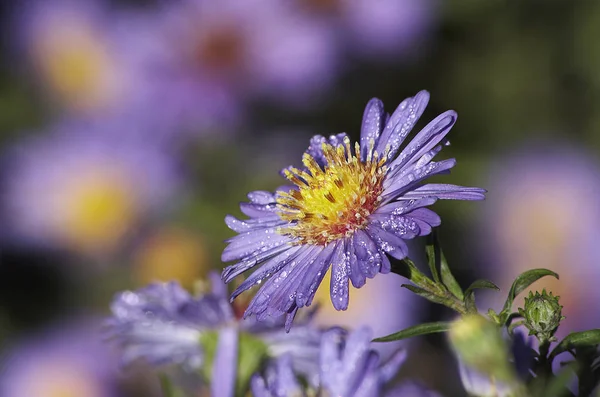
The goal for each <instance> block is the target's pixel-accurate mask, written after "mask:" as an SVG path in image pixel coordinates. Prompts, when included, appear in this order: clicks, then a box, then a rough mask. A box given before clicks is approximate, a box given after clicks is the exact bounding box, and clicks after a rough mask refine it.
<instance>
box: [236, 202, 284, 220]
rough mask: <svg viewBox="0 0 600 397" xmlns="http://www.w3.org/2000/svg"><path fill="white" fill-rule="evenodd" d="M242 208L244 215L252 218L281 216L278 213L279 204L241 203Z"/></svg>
mask: <svg viewBox="0 0 600 397" xmlns="http://www.w3.org/2000/svg"><path fill="white" fill-rule="evenodd" d="M240 210H241V211H242V213H243V214H244V215H247V216H249V217H250V218H267V219H271V218H273V219H275V218H279V215H277V212H276V211H277V204H276V203H269V204H254V203H240Z"/></svg>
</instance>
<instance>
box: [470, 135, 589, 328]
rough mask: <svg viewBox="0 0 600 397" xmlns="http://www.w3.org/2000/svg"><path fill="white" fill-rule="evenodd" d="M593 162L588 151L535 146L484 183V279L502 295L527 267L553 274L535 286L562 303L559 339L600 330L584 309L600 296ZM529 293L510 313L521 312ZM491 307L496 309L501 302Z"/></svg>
mask: <svg viewBox="0 0 600 397" xmlns="http://www.w3.org/2000/svg"><path fill="white" fill-rule="evenodd" d="M599 173H600V166H599V164H598V161H597V160H596V159H594V158H592V157H590V156H589V155H588V154H587V153H586V152H585V151H583V150H581V149H578V148H574V147H570V146H569V145H565V144H560V145H559V144H546V145H543V144H536V147H535V148H533V147H530V146H526V147H521V148H519V149H518V150H517V151H516V152H515V153H514V154H512V155H504V156H502V160H501V162H500V161H498V162H497V164H495V166H494V167H493V168H492V172H491V173H490V177H489V182H488V184H489V186H490V192H492V193H491V194H490V195H489V200H488V201H487V202H486V203H485V204H484V205H483V206H482V209H483V210H484V211H485V213H484V216H483V217H482V221H483V222H482V226H481V227H482V231H483V234H485V235H486V236H487V237H488V238H487V239H486V241H489V242H490V243H489V245H488V246H486V247H484V250H483V251H484V252H482V254H484V255H485V258H486V263H489V267H488V268H486V269H485V271H486V272H487V273H488V275H489V276H490V277H491V279H492V280H494V282H497V284H498V286H499V287H500V288H501V289H502V290H508V289H509V288H510V285H511V283H512V281H513V280H514V278H515V277H516V276H517V275H518V274H520V273H522V272H524V271H525V270H529V269H531V268H536V267H544V268H548V269H550V270H553V271H555V272H557V273H558V274H559V275H560V280H555V279H554V278H552V277H547V278H544V279H542V280H540V281H538V282H536V283H535V284H534V285H533V286H532V288H533V290H538V291H541V290H542V288H546V289H547V290H549V291H552V292H553V293H554V295H559V296H560V297H561V299H560V303H561V305H563V306H564V308H563V314H564V315H565V316H566V319H565V320H564V321H562V322H561V326H560V327H559V328H558V334H557V335H558V336H559V337H560V336H564V335H566V334H567V333H569V332H571V331H583V330H585V329H589V328H590V327H598V325H600V322H599V321H598V320H597V318H598V317H597V316H590V315H589V312H588V311H587V309H588V305H587V304H586V302H590V301H594V300H597V299H598V297H599V296H600V295H599V294H598V288H597V285H596V283H595V281H594V280H597V279H598V277H599V276H600V267H599V266H598V263H597V260H596V258H598V255H599V253H600V252H599V246H598V243H597V241H598V239H599V238H600V228H599V227H598V225H599V224H600V203H599V202H598V200H597V197H599V196H600V182H599V181H598V175H599ZM525 296H527V290H526V291H524V292H523V293H521V295H520V296H519V297H518V298H517V301H516V302H515V307H522V305H523V298H524V297H525ZM494 298H496V300H495V301H491V300H490V301H488V302H487V303H488V306H486V307H485V309H487V308H488V307H490V306H492V307H498V306H499V305H501V304H502V303H503V301H501V300H500V299H501V298H502V297H501V296H496V295H494Z"/></svg>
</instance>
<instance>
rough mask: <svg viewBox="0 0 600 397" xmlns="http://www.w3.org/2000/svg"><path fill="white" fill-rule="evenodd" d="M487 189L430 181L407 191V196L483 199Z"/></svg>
mask: <svg viewBox="0 0 600 397" xmlns="http://www.w3.org/2000/svg"><path fill="white" fill-rule="evenodd" d="M485 193H486V190H485V189H480V188H477V187H465V186H458V185H451V184H442V183H429V184H427V185H423V186H420V187H418V188H416V189H415V190H413V191H410V192H407V193H406V194H405V195H404V197H406V198H424V197H435V198H438V199H446V200H483V199H485Z"/></svg>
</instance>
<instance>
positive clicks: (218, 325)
mask: <svg viewBox="0 0 600 397" xmlns="http://www.w3.org/2000/svg"><path fill="white" fill-rule="evenodd" d="M211 279H212V286H213V290H212V292H209V293H206V294H203V295H201V296H199V297H197V298H195V297H192V296H191V295H190V294H189V293H188V292H187V291H185V290H184V289H183V288H181V286H180V285H179V284H177V283H174V282H171V283H162V284H152V285H150V286H148V287H146V288H143V289H141V290H138V291H135V292H134V291H126V292H123V293H121V294H119V295H118V296H117V297H116V298H115V300H114V302H113V304H112V307H111V309H112V312H113V316H112V317H111V318H110V319H109V320H108V321H107V326H108V329H109V333H110V334H111V335H112V337H113V339H114V340H115V341H116V342H118V343H119V344H120V345H121V346H122V347H123V361H124V363H125V364H129V363H131V362H132V361H135V360H138V359H142V360H145V361H147V362H148V363H150V364H153V365H156V366H158V365H164V364H176V365H179V366H181V367H183V368H184V369H189V370H201V371H203V372H202V373H203V374H204V376H205V379H211V380H212V382H211V388H212V392H213V395H223V396H227V395H232V394H231V393H232V390H234V386H237V387H244V382H246V383H247V382H248V381H249V379H250V375H251V374H252V373H254V372H255V371H256V370H258V368H259V366H260V365H261V364H262V363H263V362H264V361H265V360H268V359H271V358H277V357H279V356H282V355H289V356H290V357H291V359H292V362H293V367H294V370H295V371H298V372H299V373H302V374H303V375H304V376H305V377H306V378H307V379H308V380H309V381H312V382H314V379H315V378H316V377H317V376H318V371H317V364H316V361H317V358H318V354H319V341H320V338H321V332H320V331H318V330H317V329H315V328H312V327H310V326H309V325H308V323H304V324H303V325H304V326H300V327H297V328H296V329H294V332H292V333H290V334H286V333H284V332H283V330H282V325H283V324H282V323H281V321H279V322H275V321H273V322H271V323H257V322H255V321H243V322H240V321H238V320H237V318H236V316H235V314H234V310H233V308H232V307H231V305H230V304H229V302H228V299H227V290H226V288H225V285H224V284H223V282H222V281H221V280H220V278H219V277H218V275H216V274H211ZM211 371H212V372H211ZM213 373H217V374H219V375H218V376H213ZM236 380H237V383H238V384H237V385H236Z"/></svg>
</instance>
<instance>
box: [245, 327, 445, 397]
mask: <svg viewBox="0 0 600 397" xmlns="http://www.w3.org/2000/svg"><path fill="white" fill-rule="evenodd" d="M371 337H372V335H371V331H370V330H369V329H368V328H366V327H365V328H359V329H357V330H356V331H354V332H352V333H350V334H349V335H346V334H345V332H344V331H343V330H341V329H339V328H334V329H331V330H329V331H327V332H326V333H325V334H324V335H323V339H322V341H321V355H320V362H319V366H320V377H319V384H318V386H316V387H317V388H318V389H319V391H320V393H325V395H328V396H344V397H360V396H364V397H367V396H368V397H378V396H388V397H394V396H398V397H400V396H419V395H422V396H432V397H433V396H434V395H435V394H433V393H431V392H428V391H427V390H425V389H424V388H422V387H421V386H419V385H417V384H416V383H407V384H404V385H401V386H400V387H397V388H395V389H393V390H391V391H388V392H386V391H385V388H386V386H387V385H388V383H389V382H390V381H391V380H392V379H393V377H394V376H395V375H396V374H397V373H398V370H399V368H400V366H401V365H402V363H403V362H404V359H405V357H406V354H405V352H404V351H396V352H395V353H394V355H393V356H392V358H391V359H390V360H389V361H388V362H387V363H385V364H384V365H381V364H380V359H379V355H378V354H377V353H376V352H375V351H374V350H373V349H372V347H371ZM252 392H253V394H254V395H255V396H256V397H285V396H306V395H313V394H310V393H308V392H307V393H305V392H304V391H303V389H302V387H301V386H300V384H299V382H298V380H297V378H296V376H295V374H294V371H293V369H292V367H291V361H290V359H289V357H286V356H283V357H282V358H280V359H279V360H278V361H277V362H276V363H275V364H274V365H273V366H271V367H270V368H267V373H266V376H265V377H264V378H263V377H261V376H259V375H255V376H254V378H253V379H252ZM318 395H321V394H318Z"/></svg>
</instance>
